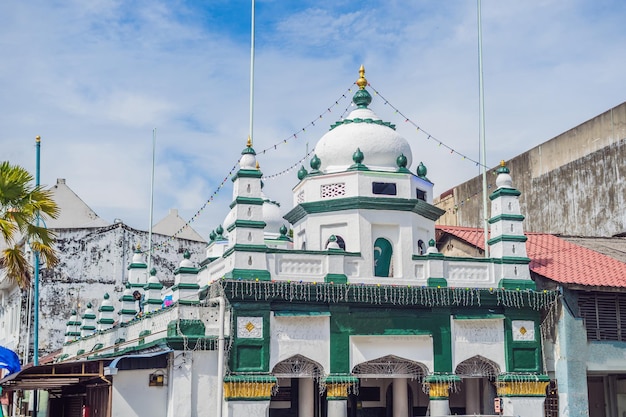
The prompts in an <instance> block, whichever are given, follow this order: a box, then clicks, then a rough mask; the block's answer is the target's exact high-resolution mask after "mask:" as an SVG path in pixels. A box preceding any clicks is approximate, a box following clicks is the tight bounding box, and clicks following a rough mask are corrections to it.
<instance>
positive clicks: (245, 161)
mask: <svg viewBox="0 0 626 417" xmlns="http://www.w3.org/2000/svg"><path fill="white" fill-rule="evenodd" d="M239 167H240V168H241V169H256V156H254V154H252V153H246V154H243V155H242V156H241V159H240V160H239Z"/></svg>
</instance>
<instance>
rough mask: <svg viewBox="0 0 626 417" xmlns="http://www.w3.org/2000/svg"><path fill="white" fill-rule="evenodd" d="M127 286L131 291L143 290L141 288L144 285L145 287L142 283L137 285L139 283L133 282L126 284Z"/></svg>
mask: <svg viewBox="0 0 626 417" xmlns="http://www.w3.org/2000/svg"><path fill="white" fill-rule="evenodd" d="M128 285H129V287H130V288H131V289H132V288H142V289H143V286H144V285H146V284H142V283H139V282H134V283H132V284H131V283H130V282H129V283H128ZM131 297H132V296H131Z"/></svg>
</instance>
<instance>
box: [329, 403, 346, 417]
mask: <svg viewBox="0 0 626 417" xmlns="http://www.w3.org/2000/svg"><path fill="white" fill-rule="evenodd" d="M327 415H328V417H347V416H348V400H332V401H328V414H327Z"/></svg>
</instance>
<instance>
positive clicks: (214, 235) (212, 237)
mask: <svg viewBox="0 0 626 417" xmlns="http://www.w3.org/2000/svg"><path fill="white" fill-rule="evenodd" d="M216 237H217V234H215V230H211V233H210V234H209V239H211V242H213V241H214V240H215V238H216Z"/></svg>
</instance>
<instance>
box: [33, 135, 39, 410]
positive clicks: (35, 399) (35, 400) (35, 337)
mask: <svg viewBox="0 0 626 417" xmlns="http://www.w3.org/2000/svg"><path fill="white" fill-rule="evenodd" d="M35 149H36V154H37V157H36V163H35V187H37V188H39V185H40V184H41V181H40V175H39V172H40V166H41V136H36V137H35ZM35 223H36V225H37V227H39V211H37V216H36V218H35ZM33 254H34V255H35V265H34V266H35V268H34V269H35V271H34V275H35V277H34V278H35V284H34V286H35V290H34V295H33V296H34V298H35V309H34V315H35V320H34V334H33V345H34V346H33V365H34V366H38V365H39V251H38V250H34V251H33ZM38 397H39V392H38V391H37V390H34V391H33V415H34V416H38V415H39V410H38V408H39V405H38V402H39V401H38V400H39V398H38Z"/></svg>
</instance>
